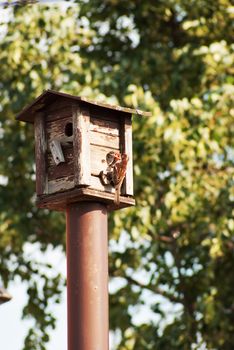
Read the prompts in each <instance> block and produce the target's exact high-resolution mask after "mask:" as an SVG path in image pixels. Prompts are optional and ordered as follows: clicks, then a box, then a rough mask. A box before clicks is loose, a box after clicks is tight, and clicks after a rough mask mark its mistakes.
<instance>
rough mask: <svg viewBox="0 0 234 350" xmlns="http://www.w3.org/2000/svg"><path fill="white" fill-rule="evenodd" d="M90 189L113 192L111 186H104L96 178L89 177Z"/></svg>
mask: <svg viewBox="0 0 234 350" xmlns="http://www.w3.org/2000/svg"><path fill="white" fill-rule="evenodd" d="M90 188H93V189H95V190H99V191H103V192H108V193H114V192H115V190H114V188H113V186H111V185H107V186H104V185H103V184H102V183H101V181H100V178H99V177H98V176H91V185H90Z"/></svg>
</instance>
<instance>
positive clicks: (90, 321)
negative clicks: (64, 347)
mask: <svg viewBox="0 0 234 350" xmlns="http://www.w3.org/2000/svg"><path fill="white" fill-rule="evenodd" d="M66 214H67V312H68V350H108V349H109V345H108V343H109V341H108V332H109V327H108V318H109V317H108V230H107V210H106V207H105V205H103V204H101V203H93V202H78V203H74V204H71V205H69V206H68V207H67V211H66Z"/></svg>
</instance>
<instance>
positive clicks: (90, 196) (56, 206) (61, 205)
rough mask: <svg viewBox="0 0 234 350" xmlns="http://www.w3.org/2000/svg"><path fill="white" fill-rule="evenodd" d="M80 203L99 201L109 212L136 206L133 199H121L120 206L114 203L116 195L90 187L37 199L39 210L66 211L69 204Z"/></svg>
mask: <svg viewBox="0 0 234 350" xmlns="http://www.w3.org/2000/svg"><path fill="white" fill-rule="evenodd" d="M80 201H99V202H103V203H105V204H106V206H107V208H108V210H109V211H112V210H117V209H121V208H126V207H130V206H133V205H135V200H134V199H133V198H131V197H123V196H121V197H120V204H119V205H118V206H117V205H116V204H115V203H114V194H113V193H109V192H103V191H98V190H94V189H92V188H90V187H85V188H75V189H70V190H68V191H66V192H60V193H59V192H58V193H55V194H51V195H47V196H43V195H42V196H38V197H37V203H36V204H37V206H38V207H39V208H48V209H52V210H59V211H63V210H66V208H67V206H68V205H69V203H75V202H80Z"/></svg>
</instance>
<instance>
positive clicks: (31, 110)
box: [16, 90, 151, 123]
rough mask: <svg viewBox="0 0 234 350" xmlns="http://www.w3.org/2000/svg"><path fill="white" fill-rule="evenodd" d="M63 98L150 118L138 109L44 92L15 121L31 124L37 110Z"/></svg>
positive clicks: (50, 91)
mask: <svg viewBox="0 0 234 350" xmlns="http://www.w3.org/2000/svg"><path fill="white" fill-rule="evenodd" d="M61 97H65V98H68V99H71V100H76V101H82V102H84V103H87V104H91V105H95V106H98V107H102V108H106V109H112V110H115V111H119V112H125V113H130V114H137V115H141V116H148V117H149V116H150V115H151V113H150V112H144V111H141V110H139V109H133V108H126V107H120V106H116V105H109V104H106V103H102V102H96V101H92V100H89V99H87V98H86V97H80V96H74V95H70V94H65V93H63V92H58V91H54V90H46V91H44V92H43V93H42V94H41V95H40V96H38V97H37V98H36V99H35V100H34V101H33V102H32V103H30V104H29V105H27V106H26V107H25V108H24V109H23V110H22V111H21V112H20V113H19V114H18V115H17V116H16V119H17V120H21V121H24V122H29V123H33V122H34V117H35V113H36V112H38V111H39V110H41V109H43V108H44V107H46V106H48V105H50V104H51V103H53V102H55V101H56V100H59V98H61Z"/></svg>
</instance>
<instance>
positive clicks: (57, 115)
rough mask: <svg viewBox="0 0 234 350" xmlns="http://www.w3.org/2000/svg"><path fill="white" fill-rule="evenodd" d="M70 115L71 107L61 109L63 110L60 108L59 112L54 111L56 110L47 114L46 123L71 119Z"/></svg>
mask: <svg viewBox="0 0 234 350" xmlns="http://www.w3.org/2000/svg"><path fill="white" fill-rule="evenodd" d="M71 115H72V106H69V107H63V108H60V109H59V110H57V109H56V110H52V111H49V112H47V116H46V121H47V122H52V121H55V120H58V119H62V118H66V117H71Z"/></svg>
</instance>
